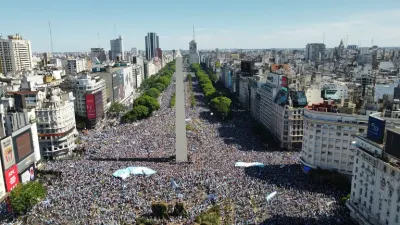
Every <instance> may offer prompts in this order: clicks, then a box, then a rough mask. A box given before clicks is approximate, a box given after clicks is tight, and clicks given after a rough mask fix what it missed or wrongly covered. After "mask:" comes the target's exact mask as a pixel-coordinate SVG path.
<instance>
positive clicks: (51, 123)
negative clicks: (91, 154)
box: [35, 88, 78, 159]
mask: <svg viewBox="0 0 400 225" xmlns="http://www.w3.org/2000/svg"><path fill="white" fill-rule="evenodd" d="M45 93H46V94H45V95H42V98H39V99H38V100H39V102H38V106H37V107H36V109H35V110H36V118H37V123H38V137H39V145H40V151H41V154H42V156H43V157H45V158H50V159H54V158H60V157H63V156H66V155H70V154H71V153H72V150H73V149H75V147H76V144H75V140H76V136H77V135H78V132H77V130H76V122H75V110H74V100H75V98H74V96H73V94H72V93H71V92H70V93H66V92H62V91H61V90H60V89H59V88H53V89H48V90H45Z"/></svg>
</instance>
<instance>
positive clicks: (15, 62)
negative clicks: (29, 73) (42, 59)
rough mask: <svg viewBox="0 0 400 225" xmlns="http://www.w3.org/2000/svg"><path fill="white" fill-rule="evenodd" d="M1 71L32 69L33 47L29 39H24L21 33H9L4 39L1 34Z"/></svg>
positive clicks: (5, 72) (4, 72)
mask: <svg viewBox="0 0 400 225" xmlns="http://www.w3.org/2000/svg"><path fill="white" fill-rule="evenodd" d="M0 65H1V68H0V73H3V74H7V73H9V72H17V71H23V70H31V69H32V68H33V62H32V48H31V42H30V41H29V40H24V39H22V37H21V36H20V35H19V34H16V35H9V36H8V39H3V38H2V37H1V34H0Z"/></svg>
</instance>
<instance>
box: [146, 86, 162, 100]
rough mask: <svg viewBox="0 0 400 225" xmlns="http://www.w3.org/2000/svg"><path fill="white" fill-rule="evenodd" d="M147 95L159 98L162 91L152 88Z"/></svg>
mask: <svg viewBox="0 0 400 225" xmlns="http://www.w3.org/2000/svg"><path fill="white" fill-rule="evenodd" d="M146 94H147V95H148V96H150V97H153V98H158V96H160V91H159V90H158V89H157V88H150V89H149V90H148V91H147V92H146Z"/></svg>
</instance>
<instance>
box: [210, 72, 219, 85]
mask: <svg viewBox="0 0 400 225" xmlns="http://www.w3.org/2000/svg"><path fill="white" fill-rule="evenodd" d="M210 80H211V81H212V82H213V83H216V82H217V81H218V76H217V74H215V73H211V74H210Z"/></svg>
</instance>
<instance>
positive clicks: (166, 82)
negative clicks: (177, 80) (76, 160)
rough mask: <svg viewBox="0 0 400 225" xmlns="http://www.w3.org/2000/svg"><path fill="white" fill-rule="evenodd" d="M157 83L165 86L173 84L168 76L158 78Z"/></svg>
mask: <svg viewBox="0 0 400 225" xmlns="http://www.w3.org/2000/svg"><path fill="white" fill-rule="evenodd" d="M157 82H159V83H162V84H164V86H168V85H169V83H170V82H171V79H170V78H168V77H167V76H162V77H160V78H158V81H157Z"/></svg>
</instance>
